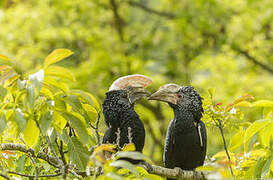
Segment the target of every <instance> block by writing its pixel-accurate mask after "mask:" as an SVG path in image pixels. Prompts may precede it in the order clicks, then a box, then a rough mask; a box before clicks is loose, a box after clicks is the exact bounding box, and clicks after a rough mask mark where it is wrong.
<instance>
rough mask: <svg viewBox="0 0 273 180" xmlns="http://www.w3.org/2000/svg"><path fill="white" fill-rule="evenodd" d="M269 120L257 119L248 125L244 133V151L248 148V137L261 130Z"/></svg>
mask: <svg viewBox="0 0 273 180" xmlns="http://www.w3.org/2000/svg"><path fill="white" fill-rule="evenodd" d="M269 123H270V121H265V120H257V121H255V122H254V123H253V124H252V125H251V126H250V127H248V128H247V130H246V133H245V135H244V149H245V151H248V150H249V143H250V139H251V138H252V137H253V136H254V135H255V134H256V133H257V132H258V131H260V130H262V129H263V128H264V127H265V126H267V125H268V124H269Z"/></svg>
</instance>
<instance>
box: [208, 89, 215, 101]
mask: <svg viewBox="0 0 273 180" xmlns="http://www.w3.org/2000/svg"><path fill="white" fill-rule="evenodd" d="M208 92H209V95H210V98H211V99H213V97H214V94H215V88H209V89H208Z"/></svg>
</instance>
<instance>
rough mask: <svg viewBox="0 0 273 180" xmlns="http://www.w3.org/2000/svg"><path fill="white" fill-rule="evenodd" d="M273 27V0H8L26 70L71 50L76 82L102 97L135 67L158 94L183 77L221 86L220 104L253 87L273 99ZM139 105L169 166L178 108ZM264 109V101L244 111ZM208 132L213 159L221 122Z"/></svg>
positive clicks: (0, 43) (6, 44)
mask: <svg viewBox="0 0 273 180" xmlns="http://www.w3.org/2000/svg"><path fill="white" fill-rule="evenodd" d="M272 28H273V1H272V0H259V1H257V0H233V1H230V0H191V1H190V0H183V1H181V0H171V1H168V0H150V1H148V0H74V1H71V0H0V54H3V55H6V56H8V57H10V58H11V59H13V60H14V61H15V62H16V66H17V67H16V68H17V71H18V72H22V73H23V72H26V71H33V72H35V71H36V70H37V69H38V68H41V66H42V62H43V60H44V58H45V57H46V56H47V55H48V54H49V53H50V52H51V51H52V50H54V49H56V48H67V49H70V50H72V51H73V52H74V55H73V56H71V57H70V58H69V60H66V61H63V62H60V64H61V65H63V66H65V67H67V68H68V69H70V70H71V71H73V73H74V74H75V75H76V77H77V82H73V83H70V86H71V87H72V88H78V89H83V90H87V91H89V92H91V93H92V94H94V95H95V96H96V97H98V99H99V100H100V102H102V101H103V98H104V93H105V92H107V90H108V88H109V87H110V85H111V83H112V82H113V81H114V80H115V79H116V78H118V77H120V76H124V75H128V74H135V73H137V74H144V75H147V76H149V77H151V78H152V79H153V80H154V84H153V85H152V86H151V87H149V90H150V91H151V92H154V91H156V89H157V88H159V87H160V86H161V85H163V84H165V83H170V82H174V83H177V84H181V85H193V86H194V87H195V88H196V89H197V90H198V91H199V92H200V94H201V95H202V96H203V97H206V96H208V93H207V90H208V89H209V88H215V89H216V94H215V102H223V103H224V104H228V103H231V102H233V100H235V99H236V98H238V96H240V95H242V94H244V93H247V94H251V95H253V96H254V97H255V99H256V100H259V99H269V100H272V99H273V93H272V92H273V76H272V74H273V30H272ZM136 110H137V112H138V114H139V115H140V117H141V118H142V120H143V121H144V123H145V129H146V134H147V136H146V145H145V150H144V154H146V155H148V156H149V157H151V158H152V159H153V160H154V162H155V163H157V164H162V152H163V146H164V139H165V132H166V129H167V125H168V123H169V121H170V120H171V118H172V116H173V113H172V111H171V109H170V108H169V107H168V105H166V104H163V103H158V102H148V101H147V100H143V101H141V102H140V103H138V105H137V106H136ZM245 111H246V112H247V111H248V109H245ZM261 114H262V110H261V109H259V108H257V109H255V110H254V111H253V110H251V112H249V113H246V114H245V118H244V119H245V120H247V121H251V122H253V121H255V120H257V119H260V118H261ZM101 126H102V127H101V128H102V129H101V132H102V133H103V132H104V129H105V127H104V123H103V122H102V123H101ZM208 131H209V132H208V138H209V144H208V156H209V157H211V156H212V155H213V154H215V153H216V152H218V151H221V150H223V145H222V139H221V136H220V133H219V130H218V129H216V128H211V127H210V126H209V125H208ZM225 133H226V136H227V139H228V138H229V137H230V136H231V135H232V134H234V133H233V132H232V129H229V128H225Z"/></svg>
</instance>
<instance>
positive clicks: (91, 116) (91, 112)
mask: <svg viewBox="0 0 273 180" xmlns="http://www.w3.org/2000/svg"><path fill="white" fill-rule="evenodd" d="M82 107H83V109H84V110H85V111H86V113H87V115H88V117H89V119H91V122H96V120H97V117H98V112H97V110H96V109H95V108H94V107H93V106H91V105H89V104H82Z"/></svg>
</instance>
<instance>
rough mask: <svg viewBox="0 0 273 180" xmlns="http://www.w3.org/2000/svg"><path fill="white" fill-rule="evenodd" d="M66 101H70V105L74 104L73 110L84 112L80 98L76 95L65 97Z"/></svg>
mask: <svg viewBox="0 0 273 180" xmlns="http://www.w3.org/2000/svg"><path fill="white" fill-rule="evenodd" d="M64 99H65V102H66V103H68V104H69V105H70V106H72V109H73V111H76V112H77V113H80V114H82V113H83V111H82V109H83V108H82V104H81V101H80V100H79V98H78V97H77V96H75V95H69V96H67V97H65V98H64Z"/></svg>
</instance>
